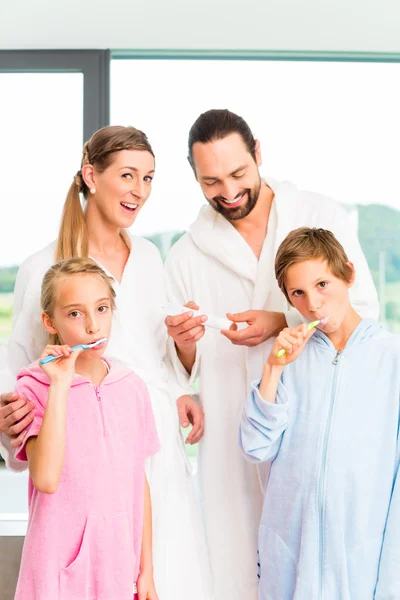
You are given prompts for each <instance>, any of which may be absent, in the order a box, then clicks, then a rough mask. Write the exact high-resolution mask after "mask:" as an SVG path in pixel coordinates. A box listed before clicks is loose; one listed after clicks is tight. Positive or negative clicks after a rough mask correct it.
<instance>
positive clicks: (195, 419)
mask: <svg viewBox="0 0 400 600" xmlns="http://www.w3.org/2000/svg"><path fill="white" fill-rule="evenodd" d="M176 404H177V407H178V414H179V420H180V422H181V425H182V427H184V428H186V427H189V424H191V425H192V430H191V432H190V433H189V435H188V436H187V438H186V442H185V443H186V444H197V442H199V441H200V440H201V438H202V437H203V434H204V411H203V409H202V408H201V406H199V405H198V404H197V402H195V400H193V398H192V397H191V396H188V395H185V396H181V397H180V398H178V400H177V401H176Z"/></svg>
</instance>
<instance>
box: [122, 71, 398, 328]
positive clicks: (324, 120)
mask: <svg viewBox="0 0 400 600" xmlns="http://www.w3.org/2000/svg"><path fill="white" fill-rule="evenodd" d="M399 104H400V64H399V63H383V62H322V61H268V60H263V61H251V60H247V61H246V60H241V61H240V60H225V61H223V60H139V59H135V60H133V59H132V60H128V59H126V60H113V61H112V63H111V122H112V123H113V124H122V125H134V126H135V127H138V128H140V129H143V130H144V131H145V132H146V133H147V135H148V136H149V140H150V142H151V144H152V145H153V148H154V151H155V154H156V177H155V180H154V187H153V193H152V196H151V198H150V200H149V201H148V203H147V205H146V206H145V207H144V209H143V211H142V212H141V214H140V217H139V219H138V221H137V223H135V225H134V227H135V231H136V233H139V234H143V235H148V236H151V237H153V239H154V240H155V241H156V242H157V243H158V245H159V246H160V247H161V249H162V250H163V251H164V254H165V252H166V250H167V249H168V246H169V244H170V243H171V241H172V240H173V239H174V237H175V239H176V237H177V235H176V234H177V233H179V232H181V231H183V230H185V229H187V228H188V226H189V225H190V223H191V222H192V221H193V220H194V219H195V218H196V215H197V213H198V210H199V208H200V206H201V204H202V203H203V202H204V200H203V198H202V195H201V191H200V188H199V187H198V185H197V184H196V182H195V180H194V177H193V173H192V172H191V168H190V166H189V164H188V163H187V160H186V155H187V136H188V132H189V129H190V126H191V125H192V123H193V122H194V120H195V119H196V118H197V117H198V116H199V115H200V114H201V113H202V112H204V111H205V110H208V109H210V108H229V109H230V110H232V111H234V112H237V113H238V114H240V115H242V116H243V117H244V118H245V119H246V121H247V122H248V123H249V125H250V127H251V128H252V130H253V132H254V133H255V135H256V137H257V138H258V139H259V140H260V142H261V149H262V153H263V167H262V173H263V174H264V175H265V176H266V177H274V178H277V179H286V180H290V181H293V182H294V183H296V184H298V185H299V186H300V187H302V188H305V189H309V190H314V191H317V192H320V193H324V194H326V195H329V196H332V197H333V198H335V199H336V200H338V201H340V202H343V203H344V204H345V205H347V207H348V209H349V211H350V212H351V215H352V217H353V218H354V219H356V220H357V221H358V227H359V236H360V240H361V244H362V246H363V249H364V252H365V254H366V256H367V260H368V262H369V265H370V268H371V270H372V273H373V275H374V278H375V282H376V284H377V286H378V287H379V290H380V296H381V302H382V301H383V308H384V310H383V311H382V318H383V320H385V318H386V319H387V320H388V324H389V326H391V327H392V328H394V329H399V327H400V304H399V303H398V302H397V300H396V298H397V297H398V294H397V290H398V289H400V242H398V235H397V233H396V232H398V231H399V227H400V213H399V212H398V210H399V209H400V194H399V192H398V182H397V172H398V161H399V153H398V139H399V136H400V113H399V110H398V106H399ZM384 295H385V298H384Z"/></svg>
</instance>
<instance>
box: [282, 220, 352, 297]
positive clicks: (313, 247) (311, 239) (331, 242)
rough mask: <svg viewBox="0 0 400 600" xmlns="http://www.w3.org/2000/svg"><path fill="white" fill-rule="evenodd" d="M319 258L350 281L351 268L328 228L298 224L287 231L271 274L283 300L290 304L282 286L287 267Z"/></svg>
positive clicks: (340, 276)
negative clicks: (300, 225)
mask: <svg viewBox="0 0 400 600" xmlns="http://www.w3.org/2000/svg"><path fill="white" fill-rule="evenodd" d="M314 259H322V260H325V261H326V262H327V263H328V267H329V269H330V270H331V272H332V274H333V275H334V276H335V277H337V278H338V279H342V280H343V281H346V282H347V283H350V282H351V281H352V279H353V276H354V271H353V269H352V268H351V266H350V265H349V264H348V263H349V259H348V258H347V254H346V252H345V251H344V248H343V246H342V245H341V244H340V243H339V242H338V240H337V239H336V238H335V236H334V235H333V233H332V232H331V231H328V230H327V229H316V228H315V227H314V228H313V229H311V228H310V227H300V228H299V229H295V230H294V231H291V232H290V233H289V234H288V235H287V236H286V238H285V239H284V240H283V242H282V243H281V245H280V246H279V248H278V252H277V253H276V258H275V277H276V279H277V281H278V285H279V287H280V289H281V290H282V292H283V293H284V294H285V297H286V300H287V301H288V302H289V303H290V304H292V302H291V300H290V298H289V296H288V293H287V290H286V275H287V272H288V269H289V267H291V266H292V265H294V264H296V263H299V262H303V261H305V260H314Z"/></svg>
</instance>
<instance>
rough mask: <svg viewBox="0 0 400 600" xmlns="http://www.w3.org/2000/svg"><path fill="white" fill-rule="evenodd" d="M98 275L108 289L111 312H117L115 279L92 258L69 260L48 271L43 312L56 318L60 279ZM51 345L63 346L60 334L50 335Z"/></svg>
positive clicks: (44, 280)
mask: <svg viewBox="0 0 400 600" xmlns="http://www.w3.org/2000/svg"><path fill="white" fill-rule="evenodd" d="M78 274H85V275H97V276H99V277H101V279H102V280H103V281H104V283H105V284H106V286H107V288H108V292H109V297H110V302H111V310H113V311H114V310H115V291H114V288H113V281H114V280H113V279H112V277H109V276H108V275H107V274H106V273H105V272H104V271H103V269H102V268H101V267H99V265H98V264H97V263H96V262H95V261H94V260H92V259H91V258H69V259H67V260H62V261H60V262H58V263H57V264H55V265H53V266H52V267H50V269H48V271H47V272H46V274H45V276H44V277H43V281H42V290H41V295H40V305H41V307H42V311H43V312H44V313H46V315H48V316H49V317H50V318H53V316H54V307H55V304H56V297H57V283H58V281H59V279H61V278H63V277H66V276H67V277H68V276H69V275H78ZM49 344H62V341H61V340H60V338H59V336H58V334H56V333H52V334H49Z"/></svg>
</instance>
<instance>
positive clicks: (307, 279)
mask: <svg viewBox="0 0 400 600" xmlns="http://www.w3.org/2000/svg"><path fill="white" fill-rule="evenodd" d="M349 264H350V263H349ZM351 267H352V265H351ZM285 284H286V290H287V293H288V296H289V299H290V301H291V303H292V304H293V306H294V307H295V308H297V310H298V311H299V313H300V314H301V315H302V316H303V317H305V318H306V319H307V320H308V321H316V320H317V319H322V318H324V317H329V319H328V321H327V323H326V325H324V326H322V327H320V329H321V330H323V331H324V332H325V333H327V334H329V333H333V332H334V331H336V330H337V329H338V328H339V327H340V326H341V324H342V322H343V320H344V318H345V316H346V313H347V311H348V309H349V308H350V300H349V288H350V287H351V286H352V284H353V281H351V282H350V283H347V282H346V281H343V280H342V279H338V278H337V277H335V276H334V275H333V274H332V271H331V270H330V268H329V266H328V264H327V262H326V261H325V260H323V259H313V260H306V261H304V262H300V263H297V264H295V265H292V266H291V267H289V269H288V270H287V273H286V281H285Z"/></svg>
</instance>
